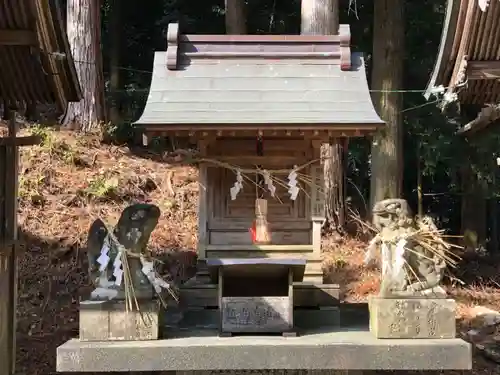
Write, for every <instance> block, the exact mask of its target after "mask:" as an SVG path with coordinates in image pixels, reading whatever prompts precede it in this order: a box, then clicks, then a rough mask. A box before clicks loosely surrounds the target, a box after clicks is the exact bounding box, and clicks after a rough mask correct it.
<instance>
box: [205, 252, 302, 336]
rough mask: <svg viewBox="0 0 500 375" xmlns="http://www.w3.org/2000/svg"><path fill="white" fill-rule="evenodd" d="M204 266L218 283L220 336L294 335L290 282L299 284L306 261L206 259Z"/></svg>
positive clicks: (291, 287) (291, 285)
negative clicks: (253, 334)
mask: <svg viewBox="0 0 500 375" xmlns="http://www.w3.org/2000/svg"><path fill="white" fill-rule="evenodd" d="M207 266H208V271H209V273H210V277H211V279H212V281H213V282H214V283H215V284H218V296H219V298H218V299H219V311H220V331H221V335H231V334H232V333H283V335H287V336H292V335H293V336H294V335H295V331H294V324H293V282H294V281H295V282H300V281H302V279H303V277H304V270H305V266H306V260H305V259H269V258H254V259H208V260H207Z"/></svg>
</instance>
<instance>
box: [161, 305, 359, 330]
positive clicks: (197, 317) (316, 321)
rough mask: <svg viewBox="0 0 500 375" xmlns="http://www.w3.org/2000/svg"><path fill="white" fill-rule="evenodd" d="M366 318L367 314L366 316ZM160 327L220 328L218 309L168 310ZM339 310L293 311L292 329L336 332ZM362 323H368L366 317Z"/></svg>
mask: <svg viewBox="0 0 500 375" xmlns="http://www.w3.org/2000/svg"><path fill="white" fill-rule="evenodd" d="M367 316H368V314H367ZM162 320H163V324H162V327H163V328H164V329H165V331H166V332H165V335H166V336H167V337H169V333H168V332H172V331H178V330H179V329H181V330H185V329H212V330H217V329H219V327H220V311H219V310H218V309H192V310H186V311H183V310H181V309H174V308H169V309H167V311H166V312H164V314H163V316H162ZM340 320H341V318H340V309H339V308H338V307H325V308H322V309H315V310H313V309H295V310H294V311H293V324H294V329H295V330H296V331H297V332H298V333H299V334H300V333H301V332H303V331H307V330H315V329H320V328H324V329H326V328H328V329H330V330H337V329H338V328H339V326H340ZM363 322H366V323H367V322H368V317H366V319H364V321H363Z"/></svg>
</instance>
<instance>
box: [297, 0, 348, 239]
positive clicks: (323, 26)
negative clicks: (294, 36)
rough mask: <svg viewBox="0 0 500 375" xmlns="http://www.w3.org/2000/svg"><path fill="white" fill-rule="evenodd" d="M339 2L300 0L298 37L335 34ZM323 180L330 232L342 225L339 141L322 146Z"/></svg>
mask: <svg viewBox="0 0 500 375" xmlns="http://www.w3.org/2000/svg"><path fill="white" fill-rule="evenodd" d="M338 9H339V8H338V0H302V10H301V28H300V29H301V30H300V32H301V34H303V35H332V34H333V35H335V34H338V30H339V14H338V13H339V11H338ZM321 157H322V159H323V173H324V177H325V187H324V188H325V216H326V220H327V223H328V224H329V226H330V228H331V229H334V230H336V231H338V232H339V231H342V230H343V228H344V224H345V192H344V168H343V167H344V165H343V164H344V163H343V159H344V149H343V145H342V142H341V140H340V139H332V141H331V144H324V145H322V147H321Z"/></svg>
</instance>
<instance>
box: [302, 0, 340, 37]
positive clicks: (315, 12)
mask: <svg viewBox="0 0 500 375" xmlns="http://www.w3.org/2000/svg"><path fill="white" fill-rule="evenodd" d="M300 16H301V20H300V33H301V34H303V35H337V34H338V33H339V3H338V0H302V4H301V14H300Z"/></svg>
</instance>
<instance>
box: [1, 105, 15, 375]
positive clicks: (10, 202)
mask: <svg viewBox="0 0 500 375" xmlns="http://www.w3.org/2000/svg"><path fill="white" fill-rule="evenodd" d="M8 115H9V136H8V139H7V141H8V142H4V143H3V144H0V375H11V374H14V368H15V358H16V357H15V354H16V345H15V343H16V339H15V335H16V301H17V260H16V254H15V252H16V249H15V246H16V245H15V243H16V240H17V177H18V150H17V146H16V142H15V141H16V122H15V111H14V110H10V109H9V110H8Z"/></svg>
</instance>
